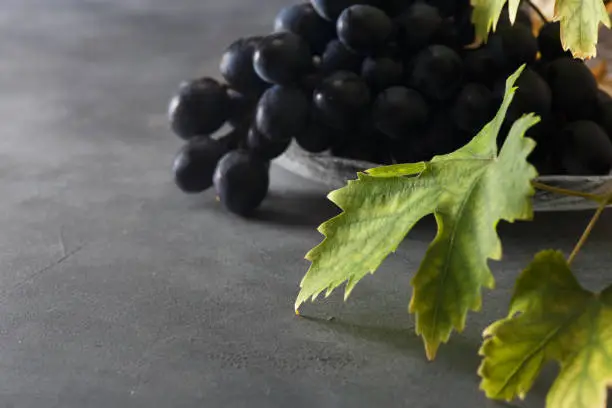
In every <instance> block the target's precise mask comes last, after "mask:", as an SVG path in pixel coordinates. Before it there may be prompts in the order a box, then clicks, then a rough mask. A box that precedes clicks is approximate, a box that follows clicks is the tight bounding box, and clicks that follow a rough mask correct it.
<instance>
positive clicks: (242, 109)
mask: <svg viewBox="0 0 612 408" xmlns="http://www.w3.org/2000/svg"><path fill="white" fill-rule="evenodd" d="M227 96H228V98H229V111H230V114H229V118H228V120H227V121H228V123H229V124H230V125H232V126H234V127H237V126H245V125H247V126H248V125H249V124H250V123H251V122H252V121H253V118H254V116H255V106H256V105H257V98H253V97H250V96H246V95H244V94H241V93H240V92H237V91H235V90H233V89H231V88H228V89H227Z"/></svg>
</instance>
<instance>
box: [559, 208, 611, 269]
mask: <svg viewBox="0 0 612 408" xmlns="http://www.w3.org/2000/svg"><path fill="white" fill-rule="evenodd" d="M608 203H609V199H606V200H603V201H602V202H601V203H600V204H599V207H597V211H595V214H594V215H593V218H591V221H590V222H589V225H587V227H586V229H585V230H584V232H583V233H582V236H581V237H580V239H579V240H578V243H577V244H576V246H575V247H574V249H573V251H572V253H571V254H570V256H569V258H567V263H568V265H571V263H572V262H573V261H574V259H575V258H576V255H578V252H580V249H581V248H582V247H583V246H584V244H585V243H586V241H587V239H588V238H589V235H591V231H593V228H594V227H595V224H596V223H597V220H599V217H601V214H603V212H604V210H605V209H606V206H607V205H608Z"/></svg>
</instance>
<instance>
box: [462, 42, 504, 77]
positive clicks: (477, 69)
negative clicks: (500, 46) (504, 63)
mask: <svg viewBox="0 0 612 408" xmlns="http://www.w3.org/2000/svg"><path fill="white" fill-rule="evenodd" d="M497 69H498V67H497V64H496V62H495V58H493V55H492V53H491V50H490V48H489V47H486V46H484V47H480V48H477V49H475V50H468V51H466V53H465V55H464V57H463V70H464V72H465V79H466V81H469V82H480V83H482V84H485V85H488V86H491V85H493V83H494V82H495V80H496V79H497V76H498V75H497V73H498V72H497Z"/></svg>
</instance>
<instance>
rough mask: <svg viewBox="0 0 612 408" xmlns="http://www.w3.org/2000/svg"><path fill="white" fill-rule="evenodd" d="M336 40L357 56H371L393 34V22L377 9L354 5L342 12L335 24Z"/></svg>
mask: <svg viewBox="0 0 612 408" xmlns="http://www.w3.org/2000/svg"><path fill="white" fill-rule="evenodd" d="M336 29H337V33H338V38H339V39H340V41H342V43H344V45H346V47H347V48H349V49H350V50H353V51H354V52H356V53H358V54H364V55H371V54H373V53H374V51H375V50H377V49H379V48H381V47H382V46H383V45H385V43H386V42H387V40H388V39H389V37H390V36H391V34H392V33H393V22H392V21H391V19H390V18H389V16H387V15H386V14H385V12H384V11H382V10H381V9H379V8H376V7H372V6H367V5H356V6H351V7H349V8H347V9H346V10H344V11H343V12H342V14H341V15H340V17H339V18H338V22H337V26H336Z"/></svg>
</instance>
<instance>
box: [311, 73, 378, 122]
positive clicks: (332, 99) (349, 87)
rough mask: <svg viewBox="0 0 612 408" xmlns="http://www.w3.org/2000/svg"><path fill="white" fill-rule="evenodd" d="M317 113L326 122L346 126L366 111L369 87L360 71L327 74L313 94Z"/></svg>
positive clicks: (368, 100) (368, 101) (368, 102)
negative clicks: (358, 72) (358, 73)
mask: <svg viewBox="0 0 612 408" xmlns="http://www.w3.org/2000/svg"><path fill="white" fill-rule="evenodd" d="M313 100H314V108H315V114H316V115H317V117H319V118H320V119H321V120H322V121H323V123H325V124H326V125H328V126H331V127H333V128H335V129H339V130H345V129H347V128H350V127H351V124H354V123H355V120H356V118H359V117H361V116H362V115H363V114H364V113H366V112H367V109H368V107H369V104H370V90H369V89H368V86H367V84H366V83H365V81H364V80H363V79H362V78H361V77H359V76H358V75H357V74H355V73H352V72H348V71H337V72H335V73H333V74H331V75H330V76H328V77H326V78H325V79H324V80H323V82H322V83H321V85H320V86H319V87H318V88H317V89H316V90H315V92H314V94H313Z"/></svg>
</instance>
